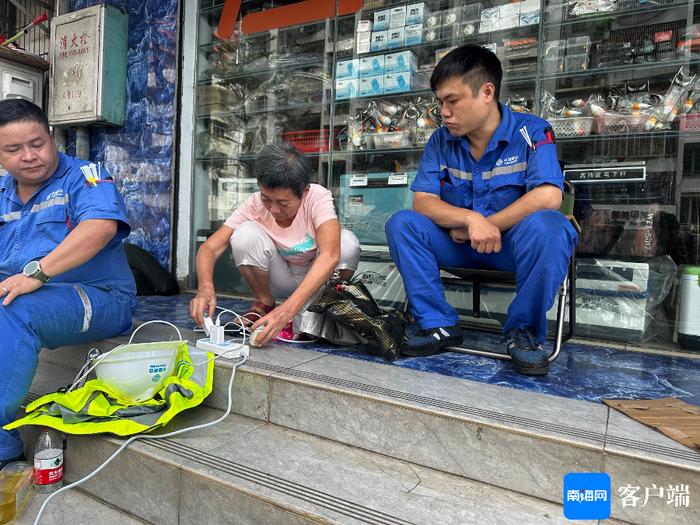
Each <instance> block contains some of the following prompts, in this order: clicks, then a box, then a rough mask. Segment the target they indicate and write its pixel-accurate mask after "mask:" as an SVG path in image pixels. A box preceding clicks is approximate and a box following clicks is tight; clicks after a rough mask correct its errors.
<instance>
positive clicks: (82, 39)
mask: <svg viewBox="0 0 700 525" xmlns="http://www.w3.org/2000/svg"><path fill="white" fill-rule="evenodd" d="M127 38H128V16H127V15H126V14H124V13H122V12H121V11H120V10H119V9H117V8H115V7H113V6H110V5H107V4H99V5H95V6H93V7H88V8H86V9H81V10H79V11H73V12H71V13H67V14H65V15H61V16H57V17H56V18H54V19H53V22H52V25H51V47H50V56H51V59H50V63H51V67H50V73H49V111H48V113H49V122H50V124H51V125H52V126H71V125H86V124H97V125H105V126H122V125H123V124H124V115H125V105H126V63H127V46H128V40H127Z"/></svg>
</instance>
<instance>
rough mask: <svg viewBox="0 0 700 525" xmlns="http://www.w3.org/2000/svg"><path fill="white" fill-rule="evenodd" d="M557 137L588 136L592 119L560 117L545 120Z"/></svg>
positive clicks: (593, 119)
mask: <svg viewBox="0 0 700 525" xmlns="http://www.w3.org/2000/svg"><path fill="white" fill-rule="evenodd" d="M547 120H548V122H549V123H550V124H551V125H552V129H553V130H554V135H555V136H557V137H582V136H585V135H590V134H591V130H592V129H593V122H595V118H594V117H568V118H567V117H562V118H550V119H547Z"/></svg>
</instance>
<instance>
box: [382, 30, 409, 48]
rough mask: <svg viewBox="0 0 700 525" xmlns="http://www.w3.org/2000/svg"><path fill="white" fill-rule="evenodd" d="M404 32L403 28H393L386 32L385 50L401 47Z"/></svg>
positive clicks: (404, 35)
mask: <svg viewBox="0 0 700 525" xmlns="http://www.w3.org/2000/svg"><path fill="white" fill-rule="evenodd" d="M405 37H406V31H405V30H404V28H403V27H395V28H393V29H389V30H388V31H387V37H386V49H395V48H397V47H403V45H404V39H405Z"/></svg>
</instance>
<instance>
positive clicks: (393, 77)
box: [384, 71, 413, 94]
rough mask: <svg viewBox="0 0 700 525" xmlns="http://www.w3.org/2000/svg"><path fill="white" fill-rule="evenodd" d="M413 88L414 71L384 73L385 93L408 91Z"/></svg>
mask: <svg viewBox="0 0 700 525" xmlns="http://www.w3.org/2000/svg"><path fill="white" fill-rule="evenodd" d="M412 89H413V73H412V72H410V71H403V72H401V73H389V74H386V75H384V93H386V94H389V93H406V92H407V91H411V90H412Z"/></svg>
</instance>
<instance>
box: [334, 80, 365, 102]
mask: <svg viewBox="0 0 700 525" xmlns="http://www.w3.org/2000/svg"><path fill="white" fill-rule="evenodd" d="M359 90H360V85H359V79H357V78H340V79H336V80H335V99H336V100H345V99H348V98H355V97H356V96H357V94H358V93H359Z"/></svg>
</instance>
